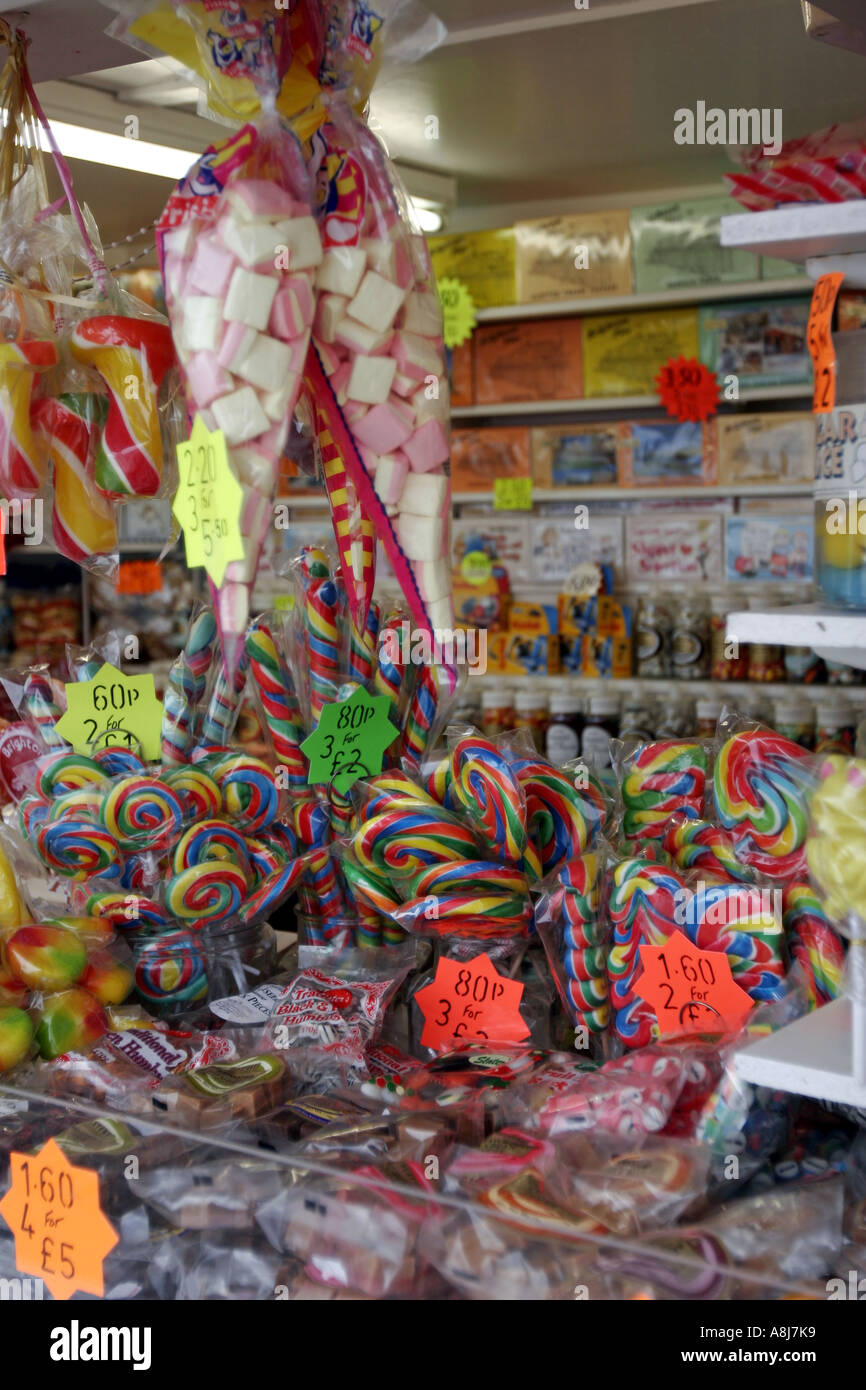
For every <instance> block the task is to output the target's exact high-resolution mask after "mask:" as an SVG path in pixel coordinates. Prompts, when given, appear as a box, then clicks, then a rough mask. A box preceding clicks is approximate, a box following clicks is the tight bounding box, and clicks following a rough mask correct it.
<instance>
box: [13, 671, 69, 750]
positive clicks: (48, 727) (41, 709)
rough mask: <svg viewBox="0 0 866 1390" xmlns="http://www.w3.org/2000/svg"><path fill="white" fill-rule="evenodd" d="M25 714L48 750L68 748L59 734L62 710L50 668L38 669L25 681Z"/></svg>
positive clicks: (29, 673)
mask: <svg viewBox="0 0 866 1390" xmlns="http://www.w3.org/2000/svg"><path fill="white" fill-rule="evenodd" d="M22 706H23V709H24V713H25V714H26V716H27V718H28V719H29V720H30V723H31V724H32V725H33V726H34V728H35V729H36V731H37V733H38V734H39V735H40V737H41V739H42V742H43V743H44V744H45V746H46V748H66V747H67V746H68V745H67V743H66V739H65V738H63V737H62V735H61V734H59V733H58V732H57V727H56V726H57V721H58V719H60V717H61V715H62V710H61V709H60V707H59V706H58V704H57V702H56V701H55V699H54V688H53V686H52V684H51V681H50V680H49V677H48V667H47V666H45V667H37V668H36V669H35V670H32V671H30V672H28V674H27V676H26V677H25V680H24V698H23V701H22Z"/></svg>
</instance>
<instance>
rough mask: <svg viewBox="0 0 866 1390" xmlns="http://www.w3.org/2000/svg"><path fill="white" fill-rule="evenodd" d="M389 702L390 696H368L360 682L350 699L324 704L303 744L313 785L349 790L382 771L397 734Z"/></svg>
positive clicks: (339, 790)
mask: <svg viewBox="0 0 866 1390" xmlns="http://www.w3.org/2000/svg"><path fill="white" fill-rule="evenodd" d="M389 705H390V701H389V699H388V696H387V695H368V694H367V691H366V690H365V689H364V687H363V686H361V685H359V686H358V688H357V689H356V690H353V691H352V694H351V695H350V696H349V699H348V700H341V701H340V702H339V703H336V704H332V705H325V708H324V709H323V710H322V717H321V719H320V720H319V726H318V728H317V729H316V730H315V732H314V733H312V734H310V736H309V738H307V739H304V742H303V743H302V744H301V751H302V752H303V753H304V754H306V756H307V758H308V759H309V763H310V772H309V776H308V778H307V781H308V782H309V783H310V785H311V786H316V785H321V784H325V785H327V786H331V785H332V784H333V786H334V787H335V788H336V790H337V791H338V792H347V791H348V790H349V788H350V787H351V786H353V784H354V783H355V782H357V781H358V780H359V779H360V778H361V777H373V776H375V775H376V773H377V772H381V771H382V763H383V762H384V760H385V750H386V749H387V748H389V747H390V746H391V744H392V743H393V742H394V739H395V738H396V737H397V730H396V729H395V728H394V725H393V724H392V723H391V721H390V719H389V718H388V708H389Z"/></svg>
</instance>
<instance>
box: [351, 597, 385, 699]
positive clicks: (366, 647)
mask: <svg viewBox="0 0 866 1390" xmlns="http://www.w3.org/2000/svg"><path fill="white" fill-rule="evenodd" d="M379 620H380V611H379V605H378V603H371V604H370V609H369V612H368V613H367V621H366V623H365V624H364V630H363V632H361V631H360V630H359V629H358V628H357V627H356V626H355V624H354V623H352V624H351V627H350V630H349V675H350V676H351V677H352V679H353V680H356V681H360V682H361V683H362V684H363V685H366V683H367V681H369V680H370V678H371V676H372V674H373V666H374V664H375V660H376V638H377V637H378V635H379Z"/></svg>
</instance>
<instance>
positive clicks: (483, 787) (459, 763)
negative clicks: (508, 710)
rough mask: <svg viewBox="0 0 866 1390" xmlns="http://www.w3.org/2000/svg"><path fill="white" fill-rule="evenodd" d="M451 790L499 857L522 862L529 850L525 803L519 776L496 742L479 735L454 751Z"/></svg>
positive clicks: (460, 742)
mask: <svg viewBox="0 0 866 1390" xmlns="http://www.w3.org/2000/svg"><path fill="white" fill-rule="evenodd" d="M451 778H452V791H453V795H454V797H455V798H456V800H457V802H458V804H459V805H460V806H461V807H462V809H463V810H464V811H465V812H466V814H467V816H468V817H469V819H470V820H471V821H472V822H473V824H474V825H476V826H477V827H478V829H479V831H480V832H481V834H482V836H483V837H484V839H485V841H486V843H487V844H488V845H489V846H490V847H491V849H492V850H493V852H494V854H495V856H496V858H497V859H505V860H506V861H507V862H508V863H510V864H519V863H520V862H521V860H522V859H523V855H524V852H525V850H526V843H527V837H526V804H525V800H524V796H523V791H522V789H521V786H520V783H519V781H518V780H517V777H516V775H515V773H514V771H513V769H512V768H511V766H510V765H509V763H508V760H507V759H506V758H504V757H503V755H502V754H501V753H500V752H499V749H498V748H497V747H496V745H495V744H493V743H490V742H489V741H488V740H487V739H484V738H481V737H479V736H476V735H469V736H467V737H466V738H461V739H458V740H457V742H456V743H455V744H454V747H453V749H452V750H451Z"/></svg>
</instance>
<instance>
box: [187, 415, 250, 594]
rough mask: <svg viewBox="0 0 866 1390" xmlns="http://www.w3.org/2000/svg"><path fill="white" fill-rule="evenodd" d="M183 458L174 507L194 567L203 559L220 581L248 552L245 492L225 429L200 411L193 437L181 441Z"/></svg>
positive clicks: (211, 572) (210, 574)
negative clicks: (244, 532) (209, 423)
mask: <svg viewBox="0 0 866 1390" xmlns="http://www.w3.org/2000/svg"><path fill="white" fill-rule="evenodd" d="M177 463H178V475H179V485H178V489H177V492H176V494H175V498H174V502H173V504H172V510H173V511H174V514H175V516H176V517H177V519H178V521H179V522H180V524H181V526H182V527H183V535H184V541H185V543H186V562H187V564H188V565H189V566H190V567H191V568H192V567H194V566H196V565H202V566H203V567H204V568H205V569H206V570H207V573H208V576H209V578H210V579H211V580H212V581H213V583H214V584H216V585H217V586H219V585H220V584H222V582H223V579H224V578H225V572H226V567H227V566H228V565H229V564H230V563H231V561H233V560H242V559H243V558H244V543H243V537H242V536H241V530H240V516H241V506H242V503H243V492H242V489H241V485H240V483H239V482H238V480H237V478H236V477H235V475H234V473H233V472H232V468H231V464H230V463H229V456H228V449H227V447H226V441H225V435H224V434H223V432H222V430H215V431H214V432H213V434H211V432H210V431H209V430H208V428H207V426H206V425H205V424H204V421H203V420H202V418H201V416H200V415H196V417H195V421H194V422H193V427H192V433H191V435H190V437H189V439H188V440H187V441H186V443H185V444H178V446H177Z"/></svg>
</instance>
